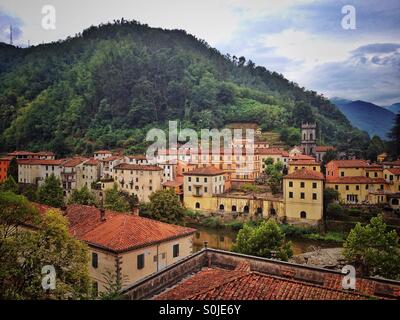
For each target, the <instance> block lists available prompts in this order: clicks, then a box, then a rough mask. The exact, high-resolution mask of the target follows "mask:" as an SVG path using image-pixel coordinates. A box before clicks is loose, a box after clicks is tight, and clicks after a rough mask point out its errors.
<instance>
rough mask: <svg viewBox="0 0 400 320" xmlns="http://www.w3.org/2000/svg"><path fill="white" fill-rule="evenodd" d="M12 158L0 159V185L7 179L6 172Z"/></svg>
mask: <svg viewBox="0 0 400 320" xmlns="http://www.w3.org/2000/svg"><path fill="white" fill-rule="evenodd" d="M11 159H12V157H2V158H0V183H1V182H3V181H4V180H6V179H7V170H8V167H9V165H10V161H11Z"/></svg>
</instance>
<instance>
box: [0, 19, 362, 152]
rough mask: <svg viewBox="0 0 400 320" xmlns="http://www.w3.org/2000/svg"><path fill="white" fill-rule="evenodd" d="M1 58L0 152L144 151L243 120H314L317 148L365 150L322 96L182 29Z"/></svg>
mask: <svg viewBox="0 0 400 320" xmlns="http://www.w3.org/2000/svg"><path fill="white" fill-rule="evenodd" d="M0 57H1V58H2V59H1V60H0V61H3V63H2V64H0V92H1V93H0V148H1V150H0V152H1V151H3V152H4V151H7V150H13V149H20V148H25V149H30V150H33V151H34V150H39V149H47V150H52V151H55V152H57V153H58V154H71V153H83V154H90V152H92V151H93V149H96V148H114V147H123V148H126V149H128V151H131V152H142V151H143V150H144V148H145V146H146V144H145V143H144V138H145V136H146V132H147V131H148V130H149V129H150V128H153V127H160V128H165V127H166V122H167V121H168V120H175V119H179V120H180V121H181V123H182V127H184V126H185V127H189V128H194V129H196V130H199V129H201V128H222V127H223V126H224V125H226V124H227V123H229V122H233V121H239V120H240V121H245V122H251V121H253V122H257V123H258V124H259V125H260V126H261V127H262V129H263V130H265V131H275V132H279V131H280V130H282V129H284V128H292V127H293V128H296V130H298V128H299V126H300V123H301V122H302V121H316V122H317V123H318V127H319V130H320V134H319V135H318V136H320V137H322V140H321V142H323V143H326V144H334V145H336V146H338V147H339V148H342V149H347V148H351V147H352V146H354V145H356V146H357V148H359V149H360V150H362V145H365V144H366V143H368V137H367V136H366V135H365V134H363V133H362V132H360V131H359V130H357V129H355V128H353V127H352V126H351V124H350V122H349V121H348V120H347V119H346V117H345V116H344V115H343V114H342V113H341V112H340V111H339V109H338V108H337V107H336V106H335V105H333V104H331V103H330V102H329V100H327V99H326V98H324V97H323V96H321V95H319V94H317V93H316V92H314V91H307V90H305V89H304V88H301V87H299V86H298V85H297V84H296V83H294V82H291V81H289V80H287V79H285V78H284V77H283V76H282V75H280V74H278V73H276V72H271V71H268V70H267V69H266V68H265V67H262V66H256V65H255V64H254V63H253V62H252V61H251V60H248V61H247V60H246V58H244V57H239V58H237V57H235V56H230V55H228V54H227V55H222V54H221V53H220V52H219V51H218V50H216V49H214V48H212V47H211V46H209V45H208V44H207V43H206V42H205V41H203V40H199V39H197V38H195V37H194V36H192V35H190V34H188V33H186V32H185V31H183V30H164V29H160V28H150V27H148V26H147V25H143V24H140V23H138V22H137V21H117V22H115V23H113V24H110V23H109V24H103V25H100V26H98V27H95V26H92V27H90V28H88V29H86V30H84V31H83V32H82V33H80V34H78V35H76V36H75V37H72V38H67V39H66V40H64V41H59V42H54V43H50V44H41V45H38V46H33V47H29V48H14V49H13V48H10V47H8V46H0Z"/></svg>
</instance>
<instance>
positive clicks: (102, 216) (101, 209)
mask: <svg viewBox="0 0 400 320" xmlns="http://www.w3.org/2000/svg"><path fill="white" fill-rule="evenodd" d="M106 220H107V219H106V210H104V208H100V221H106Z"/></svg>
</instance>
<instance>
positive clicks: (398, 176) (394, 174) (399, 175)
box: [383, 168, 400, 193]
mask: <svg viewBox="0 0 400 320" xmlns="http://www.w3.org/2000/svg"><path fill="white" fill-rule="evenodd" d="M383 175H384V178H385V180H386V182H387V183H389V190H390V191H391V192H393V193H396V192H400V168H387V169H384V170H383Z"/></svg>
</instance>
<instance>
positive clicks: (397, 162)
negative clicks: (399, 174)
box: [383, 160, 400, 166]
mask: <svg viewBox="0 0 400 320" xmlns="http://www.w3.org/2000/svg"><path fill="white" fill-rule="evenodd" d="M383 164H384V165H386V166H400V160H396V161H386V162H383Z"/></svg>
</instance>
